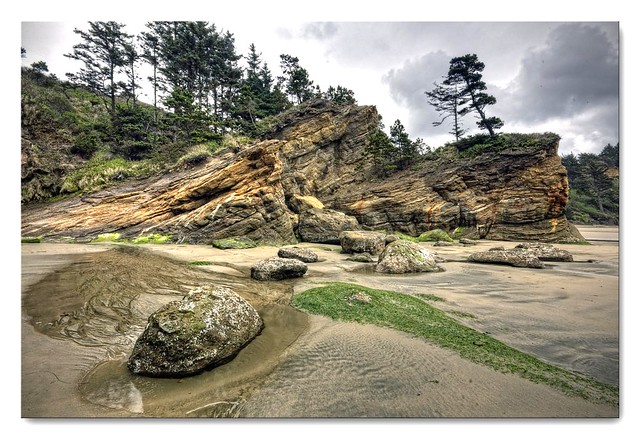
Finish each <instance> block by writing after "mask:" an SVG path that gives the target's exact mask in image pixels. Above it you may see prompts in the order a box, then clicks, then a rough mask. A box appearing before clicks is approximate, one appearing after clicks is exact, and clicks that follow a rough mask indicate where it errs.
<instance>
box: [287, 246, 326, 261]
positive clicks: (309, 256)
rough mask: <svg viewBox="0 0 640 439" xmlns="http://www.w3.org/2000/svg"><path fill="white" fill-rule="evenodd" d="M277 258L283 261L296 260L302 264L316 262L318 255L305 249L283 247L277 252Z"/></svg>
mask: <svg viewBox="0 0 640 439" xmlns="http://www.w3.org/2000/svg"><path fill="white" fill-rule="evenodd" d="M278 257H280V258H285V259H297V260H299V261H302V262H307V263H310V262H318V255H317V254H315V253H314V252H312V251H311V250H309V249H307V248H302V247H285V248H281V249H280V250H278Z"/></svg>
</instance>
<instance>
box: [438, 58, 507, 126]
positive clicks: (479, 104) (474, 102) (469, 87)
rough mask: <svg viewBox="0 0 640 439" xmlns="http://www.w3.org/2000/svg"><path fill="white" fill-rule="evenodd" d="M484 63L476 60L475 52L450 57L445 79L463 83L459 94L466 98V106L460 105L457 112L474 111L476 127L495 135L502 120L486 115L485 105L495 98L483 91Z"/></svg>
mask: <svg viewBox="0 0 640 439" xmlns="http://www.w3.org/2000/svg"><path fill="white" fill-rule="evenodd" d="M483 70H484V63H482V62H480V61H479V60H478V56H477V55H476V54H472V55H469V54H467V55H465V56H460V57H456V58H453V59H451V61H450V62H449V73H448V74H447V81H448V82H449V83H450V84H463V85H464V87H463V89H462V90H461V91H460V96H462V97H463V98H465V99H467V106H466V107H464V106H463V107H462V108H461V109H460V110H459V111H458V114H460V115H461V116H464V115H465V114H468V113H470V112H472V111H473V112H476V113H477V116H478V118H479V119H480V120H479V121H478V122H477V125H478V127H480V128H481V129H483V130H487V131H488V132H489V135H491V136H495V130H497V129H499V128H501V127H502V125H503V122H502V120H501V119H500V118H498V117H487V116H486V114H485V111H484V109H485V107H486V106H487V105H493V104H495V103H496V98H495V97H494V96H491V95H489V94H487V93H485V92H484V90H486V89H487V86H486V84H485V83H484V81H482V73H481V72H482V71H483Z"/></svg>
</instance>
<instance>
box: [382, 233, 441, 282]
mask: <svg viewBox="0 0 640 439" xmlns="http://www.w3.org/2000/svg"><path fill="white" fill-rule="evenodd" d="M376 271H377V272H378V273H394V274H400V273H416V272H433V271H441V268H440V267H438V265H437V263H436V259H435V257H434V255H433V254H432V253H430V252H429V251H428V250H426V249H424V248H422V247H421V246H420V245H418V244H415V243H413V242H410V241H406V240H404V239H399V240H397V241H394V242H392V243H390V244H388V245H387V246H386V247H385V249H384V251H383V252H382V254H381V255H380V257H379V258H378V264H377V265H376Z"/></svg>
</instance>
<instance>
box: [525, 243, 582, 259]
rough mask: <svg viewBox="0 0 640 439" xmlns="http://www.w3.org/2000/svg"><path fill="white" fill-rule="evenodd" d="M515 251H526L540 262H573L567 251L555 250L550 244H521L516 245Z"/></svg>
mask: <svg viewBox="0 0 640 439" xmlns="http://www.w3.org/2000/svg"><path fill="white" fill-rule="evenodd" d="M516 249H523V250H527V251H529V252H530V253H531V254H533V255H535V256H536V257H537V258H538V259H540V260H541V261H549V262H573V255H572V254H571V253H569V252H568V251H567V250H561V249H559V248H555V247H554V246H552V245H551V244H545V243H541V242H531V243H522V244H518V245H516Z"/></svg>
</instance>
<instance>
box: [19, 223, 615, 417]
mask: <svg viewBox="0 0 640 439" xmlns="http://www.w3.org/2000/svg"><path fill="white" fill-rule="evenodd" d="M600 232H601V231H599V233H600ZM612 233H613V231H609V235H607V236H608V237H610V236H613V235H612ZM585 236H587V234H585ZM615 237H616V239H617V230H615ZM516 244H517V243H515V242H497V241H481V242H480V243H479V244H478V245H476V246H469V247H467V246H460V245H456V246H449V247H434V246H433V245H432V244H429V243H424V244H422V245H423V246H425V247H426V248H427V249H429V250H430V251H432V252H435V253H437V254H438V255H439V256H440V257H442V258H444V259H445V260H446V262H444V263H442V266H443V267H444V268H445V271H443V272H441V273H424V274H411V275H380V274H375V273H373V270H372V269H371V265H369V264H363V263H356V262H350V261H347V260H346V257H347V255H344V254H341V253H340V252H339V251H338V250H339V247H338V246H329V245H322V244H301V245H303V246H305V247H308V248H310V249H312V250H314V251H316V252H317V253H318V255H319V256H320V257H321V259H322V260H321V261H320V262H317V263H314V264H309V271H308V272H307V274H306V275H305V277H304V278H301V279H296V280H289V281H282V282H262V283H261V282H258V281H253V280H252V279H250V276H249V270H250V267H251V266H252V265H253V264H254V263H255V262H257V261H258V260H260V259H263V258H266V257H271V256H275V254H276V253H277V248H275V247H260V248H254V249H246V250H218V249H215V248H212V247H209V246H195V245H173V244H170V245H144V246H136V248H135V249H134V250H132V251H122V247H123V246H122V245H118V244H84V245H80V244H23V245H22V296H23V300H22V343H21V344H22V386H21V389H22V390H21V392H22V417H26V418H42V417H44V418H48V417H54V418H56V417H74V418H96V417H100V418H102V417H105V418H107V417H152V418H159V417H162V418H165V417H170V418H182V417H212V416H214V417H216V416H217V417H219V416H234V417H248V418H265V417H266V418H299V417H302V418H336V417H348V418H359V417H369V418H389V417H401V418H432V417H445V418H487V417H488V418H616V417H618V416H619V408H618V407H613V406H609V405H601V404H593V403H590V402H587V401H585V400H583V399H581V398H572V397H568V396H566V395H564V394H562V393H561V392H559V391H557V390H555V389H553V388H551V387H548V386H546V385H544V384H536V383H532V382H529V381H527V380H524V379H522V378H519V377H516V376H514V375H507V374H502V373H499V372H496V371H494V370H492V369H489V368H487V367H485V366H481V365H478V364H475V363H471V362H469V361H467V360H464V359H462V358H461V357H460V356H458V355H457V354H455V353H454V352H451V351H448V350H445V349H442V348H440V347H438V346H435V345H433V344H431V343H429V342H426V341H425V340H423V339H420V338H416V337H414V336H411V335H408V334H405V333H402V332H399V331H396V330H392V329H387V328H380V327H376V326H373V325H361V324H354V323H344V322H337V321H333V320H331V319H329V318H326V317H321V316H311V315H307V314H304V313H301V312H299V311H297V310H294V309H293V308H291V307H289V306H288V305H287V304H288V302H289V300H290V298H291V296H292V294H296V293H298V292H301V291H304V290H306V289H308V288H312V287H315V286H318V285H321V284H322V283H323V282H332V281H342V282H353V283H358V284H361V285H364V286H369V287H373V288H380V289H388V290H395V291H398V292H402V293H406V294H417V293H423V294H432V295H435V296H438V297H439V298H441V299H443V300H442V301H438V302H434V303H433V305H434V306H437V307H438V308H440V309H442V310H443V311H445V312H447V313H450V315H456V316H458V317H457V318H458V319H459V320H460V321H461V322H462V323H464V324H466V325H468V326H471V327H473V328H474V329H477V330H479V331H483V332H487V333H489V334H490V335H491V336H492V337H494V338H496V339H498V340H500V341H502V342H504V343H506V344H508V345H510V346H512V347H514V348H517V349H519V350H522V351H524V352H527V353H530V354H532V355H534V356H536V357H538V358H539V359H542V360H544V361H546V362H548V363H551V364H553V365H556V366H560V367H562V368H565V369H568V370H571V371H574V372H577V373H580V374H583V375H587V376H590V377H593V378H595V379H597V380H599V381H601V382H604V383H607V384H612V385H618V382H619V318H618V316H619V276H618V266H619V261H618V257H619V250H618V243H617V241H616V240H613V239H608V240H597V241H596V240H594V242H593V245H568V244H565V245H563V244H558V245H557V247H559V248H563V249H566V250H568V251H570V252H571V253H572V254H573V255H574V262H570V263H569V262H563V263H560V262H554V263H548V264H547V265H548V268H545V269H542V270H535V269H522V268H513V267H507V266H497V265H484V264H470V263H467V262H464V258H465V256H467V255H468V254H470V253H471V252H474V251H480V250H486V249H489V248H491V247H495V246H499V245H502V246H504V247H506V248H510V247H513V246H515V245H516ZM126 247H131V246H126ZM114 261H115V262H114ZM190 261H209V262H211V265H204V266H198V267H188V266H187V265H186V262H190ZM202 282H211V283H217V284H222V285H226V286H230V287H232V288H234V289H235V290H236V291H237V292H238V293H239V294H241V295H242V296H243V297H245V298H246V299H247V300H249V301H250V302H251V303H252V304H253V305H254V306H256V308H257V309H258V311H259V312H260V313H261V315H262V316H263V318H264V320H265V331H263V333H262V334H261V335H260V336H259V337H258V338H256V340H254V342H252V343H251V344H249V345H248V346H247V347H246V348H245V349H243V351H241V352H240V354H239V355H238V356H237V357H236V358H235V359H234V360H232V361H231V362H229V363H227V364H225V365H223V366H220V367H218V368H216V369H213V370H212V371H208V372H205V373H204V374H201V375H198V376H195V377H190V378H185V379H180V380H178V379H150V378H143V377H137V376H133V375H132V374H130V373H129V372H128V371H127V369H126V366H125V363H126V359H127V358H128V355H129V353H130V350H131V348H132V346H133V343H134V342H135V339H136V338H137V336H138V335H139V334H140V332H141V331H142V329H143V328H144V324H145V320H146V316H148V314H149V313H150V312H152V311H153V310H154V309H156V308H157V307H159V306H160V305H162V304H163V303H166V302H168V301H170V300H175V299H176V298H178V297H180V296H181V295H182V294H184V292H186V291H188V289H189V288H190V287H192V286H195V285H198V284H200V283H202ZM70 286H73V289H74V290H76V291H79V292H80V293H71V292H70V290H69V287H70ZM87 304H88V305H87ZM122 308H126V309H127V312H126V313H118V312H113V310H114V309H115V310H118V309H122ZM61 316H62V317H61Z"/></svg>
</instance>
